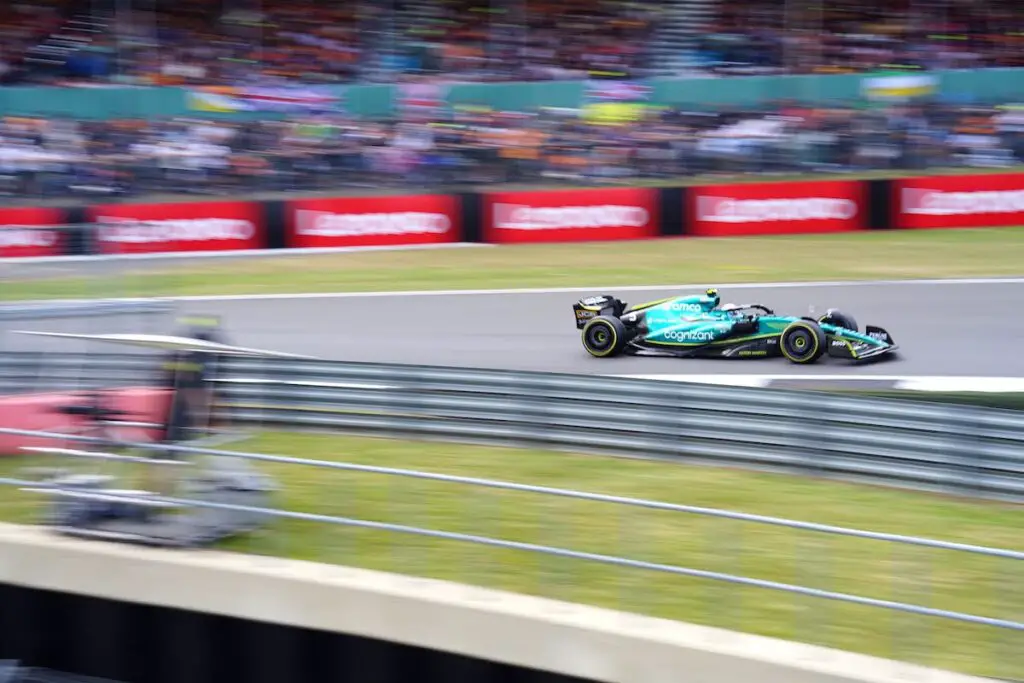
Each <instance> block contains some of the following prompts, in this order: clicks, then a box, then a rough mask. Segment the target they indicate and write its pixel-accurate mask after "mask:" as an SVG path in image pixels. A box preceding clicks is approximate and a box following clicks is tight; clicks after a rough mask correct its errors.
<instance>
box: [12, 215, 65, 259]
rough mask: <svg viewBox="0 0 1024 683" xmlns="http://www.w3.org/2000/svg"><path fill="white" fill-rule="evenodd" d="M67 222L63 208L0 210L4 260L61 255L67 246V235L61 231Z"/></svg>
mask: <svg viewBox="0 0 1024 683" xmlns="http://www.w3.org/2000/svg"><path fill="white" fill-rule="evenodd" d="M63 222H64V211H63V210H62V209H56V208H49V207H19V208H7V209H0V258H26V257H39V256H61V255H62V254H64V250H65V245H66V244H67V232H66V231H64V230H60V229H59V226H61V224H62V223H63ZM47 228H52V229H47Z"/></svg>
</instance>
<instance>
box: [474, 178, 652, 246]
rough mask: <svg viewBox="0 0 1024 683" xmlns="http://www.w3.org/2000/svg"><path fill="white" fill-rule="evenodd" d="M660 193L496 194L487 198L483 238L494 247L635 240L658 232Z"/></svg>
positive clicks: (629, 189)
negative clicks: (500, 245) (534, 243)
mask: <svg viewBox="0 0 1024 683" xmlns="http://www.w3.org/2000/svg"><path fill="white" fill-rule="evenodd" d="M658 218H659V216H658V191H657V190H655V189H651V188H642V187H627V188H611V189H606V190H562V191H549V192H490V193H487V194H485V195H484V196H483V239H484V241H485V242H490V243H492V244H521V243H528V242H596V241H608V240H635V239H642V238H645V237H655V236H657V234H658Z"/></svg>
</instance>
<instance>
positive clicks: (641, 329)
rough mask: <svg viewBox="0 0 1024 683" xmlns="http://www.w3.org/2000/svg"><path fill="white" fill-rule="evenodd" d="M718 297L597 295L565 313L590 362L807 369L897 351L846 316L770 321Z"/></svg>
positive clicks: (767, 314)
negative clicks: (758, 362)
mask: <svg viewBox="0 0 1024 683" xmlns="http://www.w3.org/2000/svg"><path fill="white" fill-rule="evenodd" d="M720 304H721V299H720V298H719V296H718V291H717V290H715V289H709V290H707V292H705V293H704V295H693V296H678V297H670V298H668V299H660V300H658V301H651V302H648V303H645V304H640V305H637V306H627V304H626V303H625V302H623V301H620V300H619V299H617V298H615V297H613V296H608V295H603V296H592V297H586V298H583V299H580V300H579V301H578V302H576V303H575V304H574V305H573V311H574V312H575V314H576V328H577V329H579V330H581V331H582V337H583V348H585V349H586V350H587V352H588V353H590V355H592V356H596V357H598V358H608V357H611V356H617V355H620V354H626V355H657V356H675V357H680V358H746V359H749V358H771V357H778V356H782V357H784V358H786V359H787V360H789V361H790V362H792V363H801V364H806V363H814V362H816V361H817V360H818V359H820V358H821V357H822V356H826V355H827V356H830V357H833V358H842V359H846V360H853V361H867V360H876V359H880V358H883V357H889V358H891V357H892V356H893V355H894V354H893V352H894V351H895V350H896V349H897V348H898V347H897V346H896V344H895V342H893V340H892V337H891V336H889V333H888V332H887V331H885V330H884V329H882V328H881V327H873V326H871V325H868V326H866V327H865V329H864V331H863V332H861V331H860V330H859V329H858V327H857V321H856V320H854V319H853V318H852V317H851V316H849V315H847V314H845V313H843V312H841V311H837V310H835V309H829V310H828V311H827V312H826V313H825V314H824V315H822V316H820V317H818V318H813V317H806V316H786V315H776V313H775V311H773V310H772V309H770V308H768V307H767V306H762V305H761V304H742V305H737V304H725V305H720Z"/></svg>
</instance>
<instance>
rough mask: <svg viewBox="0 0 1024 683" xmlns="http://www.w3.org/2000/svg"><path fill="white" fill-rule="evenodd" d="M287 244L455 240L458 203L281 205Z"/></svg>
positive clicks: (353, 200) (424, 198) (387, 200)
mask: <svg viewBox="0 0 1024 683" xmlns="http://www.w3.org/2000/svg"><path fill="white" fill-rule="evenodd" d="M285 210H286V212H287V216H286V219H285V221H286V226H287V241H288V246H289V247H299V248H328V247H358V246H393V245H404V244H410V245H412V244H431V243H444V242H457V241H459V240H461V239H462V230H461V227H460V222H459V202H458V199H457V198H456V197H453V196H449V195H417V196H401V197H339V198H330V199H299V200H295V201H291V202H288V205H287V207H286V209H285Z"/></svg>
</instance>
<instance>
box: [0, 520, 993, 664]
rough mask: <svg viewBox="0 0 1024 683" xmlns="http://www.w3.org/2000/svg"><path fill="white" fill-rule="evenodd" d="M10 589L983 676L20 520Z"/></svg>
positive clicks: (680, 656)
mask: <svg viewBox="0 0 1024 683" xmlns="http://www.w3.org/2000/svg"><path fill="white" fill-rule="evenodd" d="M0 583H6V584H13V585H18V586H24V587H30V588H36V589H42V590H53V591H62V592H67V593H73V594H80V595H89V596H95V597H100V598H107V599H113V600H119V601H125V602H135V603H142V604H148V605H157V606H164V607H172V608H178V609H185V610H192V611H197V612H205V613H212V614H219V615H226V616H231V617H238V618H242V619H250V620H256V621H263V622H270V623H277V624H284V625H290V626H301V627H306V628H312V629H319V630H325V631H334V632H341V633H348V634H354V635H359V636H365V637H368V638H374V639H379V640H386V641H391V642H397V643H403V644H408V645H415V646H420V647H426V648H430V649H434V650H440V651H446V652H452V653H457V654H462V655H467V656H470V657H476V658H479V659H485V660H490V661H496V662H502V663H506V664H513V665H517V666H522V667H528V668H533V669H542V670H547V671H551V672H556V673H560V674H564V675H568V676H576V677H580V678H584V679H590V680H593V681H601V682H602V683H679V682H680V681H686V683H734V682H735V683H740V682H750V681H757V683H908V682H910V681H913V682H914V683H972V682H976V683H982V681H984V680H985V679H979V678H972V677H968V676H961V675H957V674H952V673H946V672H942V671H936V670H932V669H925V668H922V667H917V666H912V665H906V664H902V663H898V662H892V661H887V660H880V659H875V658H872V657H865V656H861V655H854V654H848V653H845V652H840V651H837V650H829V649H826V648H820V647H812V646H807V645H801V644H796V643H790V642H785V641H780V640H774V639H769V638H762V637H757V636H749V635H744V634H739V633H734V632H730V631H723V630H718V629H711V628H705V627H700V626H693V625H689V624H682V623H678V622H673V621H667V620H661V619H653V618H648V617H642V616H636V615H629V614H624V613H621V612H614V611H611V610H603V609H596V608H591V607H586V606H580V605H574V604H569V603H562V602H557V601H553V600H545V599H540V598H532V597H526V596H521V595H516V594H512V593H504V592H499V591H491V590H485V589H480V588H474V587H470V586H464V585H460V584H454V583H447V582H442V581H433V580H426V579H415V578H408V577H402V576H398V575H393V574H384V573H379V572H371V571H364V570H357V569H350V568H346V567H339V566H334V565H325V564H317V563H312V562H297V561H292V560H283V559H278V558H269V557H259V556H251V555H241V554H235V553H223V552H212V551H198V552H191V551H177V550H160V549H149V548H139V547H134V546H127V545H117V544H107V543H103V542H93V541H83V540H77V539H69V538H60V537H56V536H54V535H52V534H50V533H48V532H45V531H43V530H41V529H37V528H31V527H22V526H14V525H9V524H0Z"/></svg>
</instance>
